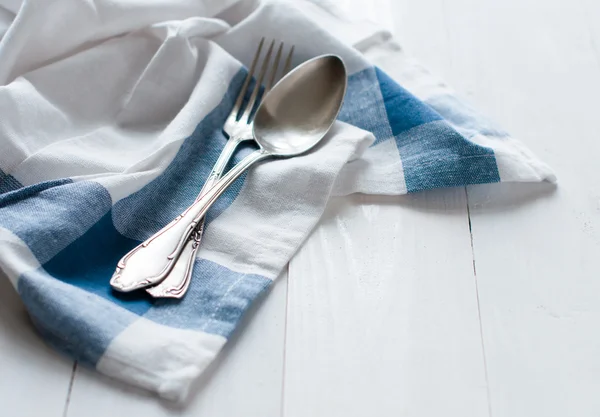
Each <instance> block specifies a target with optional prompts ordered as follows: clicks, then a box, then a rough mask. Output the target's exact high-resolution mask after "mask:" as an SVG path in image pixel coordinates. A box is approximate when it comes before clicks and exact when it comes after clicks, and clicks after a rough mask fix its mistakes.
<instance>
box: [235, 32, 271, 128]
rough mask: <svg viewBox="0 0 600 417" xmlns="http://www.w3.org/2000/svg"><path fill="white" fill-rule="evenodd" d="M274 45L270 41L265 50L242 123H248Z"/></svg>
mask: <svg viewBox="0 0 600 417" xmlns="http://www.w3.org/2000/svg"><path fill="white" fill-rule="evenodd" d="M274 45H275V41H274V40H273V41H271V45H269V49H268V50H267V53H266V55H265V58H264V61H263V64H262V66H261V68H260V73H259V74H258V78H257V80H256V84H254V90H253V91H252V95H251V96H250V99H249V100H248V104H247V105H246V110H244V114H243V115H242V117H241V119H240V121H242V123H243V122H244V120H245V123H249V122H250V113H252V109H253V108H254V103H255V101H256V96H257V95H258V92H259V90H260V87H261V85H262V82H263V78H265V73H266V72H267V67H268V66H269V61H270V60H271V54H272V53H273V46H274Z"/></svg>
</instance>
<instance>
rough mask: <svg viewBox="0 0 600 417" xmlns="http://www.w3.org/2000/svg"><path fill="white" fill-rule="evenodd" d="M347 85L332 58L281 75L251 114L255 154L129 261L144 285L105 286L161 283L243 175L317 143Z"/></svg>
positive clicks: (128, 285)
mask: <svg viewBox="0 0 600 417" xmlns="http://www.w3.org/2000/svg"><path fill="white" fill-rule="evenodd" d="M346 85H347V79H346V68H345V66H344V63H343V61H342V60H341V58H340V57H338V56H336V55H322V56H319V57H316V58H313V59H311V60H309V61H306V62H304V63H303V64H301V65H299V66H298V67H296V68H295V69H294V70H292V71H290V72H289V73H288V74H287V75H285V76H284V77H283V78H282V79H281V81H279V83H277V84H276V85H275V86H274V87H273V88H272V90H271V91H270V92H269V94H268V95H267V96H266V97H265V98H264V100H263V101H262V103H261V104H260V106H259V107H258V110H257V112H256V116H255V118H254V123H253V126H252V135H253V137H254V140H255V141H256V143H257V144H258V146H259V149H258V150H256V151H254V152H252V153H251V154H249V155H248V156H246V157H245V158H244V159H242V160H241V161H240V162H239V163H238V164H237V165H235V166H234V167H233V168H231V170H230V171H229V172H228V173H227V174H226V175H225V176H223V177H222V178H221V179H219V180H218V181H217V182H216V183H215V184H214V185H213V187H212V188H210V189H209V190H208V191H206V193H204V194H203V195H202V196H201V197H200V198H199V199H198V200H197V201H196V202H194V203H193V204H192V205H191V206H190V207H189V208H188V209H187V210H185V211H184V212H183V213H182V214H181V215H180V216H178V217H177V219H176V220H174V224H173V226H172V227H170V228H169V229H168V230H165V231H162V230H161V231H160V232H159V233H158V234H156V235H155V236H153V237H151V238H150V239H149V244H148V245H146V246H144V247H142V248H141V249H140V250H138V251H137V252H135V253H134V254H133V255H131V256H130V257H129V259H128V260H127V261H128V265H127V267H128V268H140V271H141V273H140V275H142V274H143V275H142V276H145V279H144V280H143V281H139V280H137V279H136V280H133V281H129V280H127V279H125V277H126V276H125V275H123V274H122V273H115V275H113V277H112V278H111V280H110V284H111V285H112V287H113V288H114V289H115V290H117V291H122V292H129V291H133V290H136V289H139V288H143V287H146V286H149V285H154V284H157V283H159V282H160V281H162V280H163V279H164V278H165V276H166V275H167V274H168V272H169V271H170V270H171V269H172V267H173V264H174V261H175V260H176V259H177V258H178V256H179V255H180V253H181V251H182V249H183V247H184V245H185V242H186V241H187V239H188V238H189V236H190V234H191V233H192V232H193V230H194V229H195V228H196V226H197V225H198V224H199V222H200V221H201V220H202V218H203V217H204V215H205V214H206V212H207V211H208V209H209V208H210V206H211V205H212V204H213V203H214V202H215V200H216V199H217V198H218V197H219V196H220V195H221V194H222V193H223V192H224V191H225V189H226V188H227V187H228V186H229V185H231V183H233V181H235V180H236V179H237V178H238V177H239V176H240V175H241V174H242V173H243V172H245V171H246V170H247V169H248V168H250V167H251V166H252V165H254V164H255V163H257V162H259V161H262V160H264V159H266V158H271V157H280V158H289V157H293V156H297V155H301V154H303V153H305V152H308V151H309V150H311V149H312V148H314V147H315V146H316V145H317V144H318V143H319V142H321V140H322V139H323V138H324V137H325V135H326V134H327V132H328V131H329V130H330V129H331V126H332V125H333V123H334V121H335V119H336V117H337V115H338V113H339V111H340V109H341V106H342V102H343V99H344V95H345V92H346ZM165 254H168V255H167V256H165ZM123 269H126V268H122V269H121V272H122V271H123ZM154 271H160V272H159V273H158V274H156V273H155V272H154ZM117 272H118V269H117Z"/></svg>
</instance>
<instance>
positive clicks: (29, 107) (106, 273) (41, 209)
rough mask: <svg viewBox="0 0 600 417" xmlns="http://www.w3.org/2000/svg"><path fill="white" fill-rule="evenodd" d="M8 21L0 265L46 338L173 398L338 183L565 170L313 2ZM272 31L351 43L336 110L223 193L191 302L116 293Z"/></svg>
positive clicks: (359, 187)
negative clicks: (309, 147) (118, 279)
mask: <svg viewBox="0 0 600 417" xmlns="http://www.w3.org/2000/svg"><path fill="white" fill-rule="evenodd" d="M0 36H1V41H0V146H1V147H0V268H1V269H2V270H3V271H4V273H5V274H6V275H7V276H8V277H9V279H10V280H11V282H12V283H13V285H14V286H15V288H16V289H17V291H18V293H19V294H20V296H21V297H22V299H23V302H24V304H25V305H26V307H27V309H28V311H29V314H30V315H31V318H32V321H33V322H34V324H35V326H36V327H37V329H38V330H39V333H40V334H41V335H42V336H43V337H44V338H45V340H46V341H47V342H48V343H49V344H51V345H52V346H53V347H55V348H56V349H58V350H60V351H62V352H64V353H66V354H67V355H69V356H71V357H73V358H75V359H77V360H78V361H80V363H83V364H85V365H87V366H90V367H93V368H95V369H97V370H98V371H99V372H102V373H104V374H107V375H109V376H112V377H114V378H117V379H120V380H123V381H126V382H128V383H130V384H133V385H137V386H140V387H144V388H146V389H148V390H151V391H155V392H157V393H158V394H160V395H161V396H163V397H165V398H170V399H174V400H182V399H184V398H185V397H186V395H187V393H188V391H189V387H190V384H191V383H192V382H193V381H194V380H195V379H196V378H197V377H198V376H199V375H200V374H201V373H202V372H203V371H204V370H205V369H206V367H207V366H208V364H209V363H210V362H211V361H212V360H213V359H214V358H215V356H216V355H217V354H218V352H219V351H220V349H221V348H222V347H223V345H224V344H225V343H226V341H227V338H228V337H229V336H230V334H231V333H232V331H233V330H234V329H236V327H237V326H238V323H239V321H240V318H241V316H242V315H243V314H244V312H245V311H246V310H247V309H248V307H249V305H250V304H251V303H252V301H253V300H255V299H256V298H257V297H258V296H259V295H260V294H261V293H262V292H263V291H265V290H266V289H267V288H268V287H269V286H270V285H271V283H272V281H273V280H274V279H275V278H276V277H277V276H278V274H279V273H280V271H281V270H282V269H283V268H284V267H285V265H286V264H287V262H288V261H289V260H290V258H291V257H292V256H293V255H294V253H295V252H296V251H297V249H298V248H299V247H300V245H301V244H302V242H303V241H304V240H305V238H306V237H307V236H308V234H309V233H310V231H311V230H312V229H313V228H314V227H315V225H316V223H317V221H318V219H319V217H320V216H321V214H322V212H323V210H324V207H325V205H326V203H327V201H328V199H329V197H330V196H331V195H346V194H350V193H356V192H361V193H371V194H404V193H408V192H417V191H421V190H426V189H432V188H438V187H453V186H462V185H466V184H476V183H492V182H499V181H542V180H548V181H554V175H553V174H552V172H551V171H550V169H549V168H548V167H547V166H546V165H545V164H543V163H542V162H540V161H539V160H538V159H537V158H536V157H535V156H533V155H532V154H531V152H529V151H528V150H527V149H526V148H525V146H523V145H522V144H521V143H520V142H518V141H517V140H515V139H513V138H511V137H510V136H509V135H508V134H507V133H506V132H504V131H503V130H502V129H500V128H498V127H495V126H493V125H492V124H491V123H490V122H489V121H487V120H486V119H484V118H483V117H482V116H480V115H479V114H478V113H477V112H476V111H474V110H473V109H471V108H470V107H469V106H467V105H466V104H464V103H463V102H462V101H461V100H460V99H458V98H457V97H456V96H455V94H454V93H453V92H452V91H451V90H450V88H449V87H447V86H446V85H445V84H444V83H443V82H442V81H440V80H438V79H435V78H434V77H433V76H432V75H431V74H429V73H428V72H427V71H426V70H425V69H424V68H423V67H422V66H420V65H419V64H418V63H417V62H415V61H414V60H412V59H410V58H409V57H407V56H405V54H404V52H403V51H402V49H401V48H400V47H399V46H398V45H397V43H396V42H395V41H394V39H393V38H392V37H391V36H390V34H389V33H387V32H386V31H383V30H380V29H379V28H377V27H375V26H373V25H372V24H369V23H367V22H355V21H351V20H349V19H348V18H347V17H345V16H343V15H341V14H340V13H338V12H337V11H335V10H333V9H331V8H330V7H329V6H323V5H322V4H320V3H316V2H310V1H294V2H290V3H287V2H263V3H255V2H247V1H246V2H243V1H241V2H240V1H238V2H236V1H233V0H228V1H220V0H202V1H200V0H152V1H147V2H144V1H142V0H140V1H131V0H96V1H94V2H82V1H79V0H54V1H47V0H24V1H22V2H20V1H16V0H0ZM263 36H264V37H267V38H268V39H277V40H281V41H284V42H285V43H286V44H287V45H292V44H293V45H295V47H296V52H295V57H294V65H297V64H298V63H300V62H302V61H304V60H306V59H309V58H311V57H314V56H317V55H320V54H324V53H336V54H338V55H340V56H341V57H342V58H343V60H344V62H345V64H346V66H347V69H348V73H349V78H348V90H347V95H346V98H345V102H344V106H343V109H342V111H341V113H340V116H339V121H338V122H336V125H335V126H334V128H333V130H332V132H331V134H329V135H328V137H327V139H326V140H325V142H324V143H323V144H322V145H320V146H319V147H318V148H317V149H315V150H314V151H312V152H310V153H308V154H306V155H304V156H301V157H297V158H291V159H286V160H272V161H269V162H265V163H262V164H260V165H259V166H256V167H255V168H253V169H251V170H250V171H249V172H248V174H247V175H245V176H243V177H242V178H240V179H239V180H238V181H237V182H236V183H235V184H234V185H233V186H232V187H231V188H230V189H229V190H228V191H227V192H226V193H225V195H223V196H222V197H221V198H220V199H219V200H218V202H217V203H216V204H215V206H214V207H213V208H212V209H211V210H210V212H209V213H208V217H207V227H206V231H205V234H204V238H203V240H202V247H201V249H200V251H199V252H198V258H197V260H196V263H195V268H194V276H193V281H192V284H191V287H190V290H189V292H188V294H187V295H186V297H185V298H184V299H183V300H181V301H175V300H153V299H151V298H150V297H149V296H147V294H146V293H144V292H139V293H132V294H120V293H115V292H112V291H111V289H110V286H109V283H108V281H109V279H110V277H111V275H112V272H113V271H114V268H115V266H116V263H117V261H118V260H119V259H120V258H121V256H123V254H125V253H126V252H127V251H128V250H130V249H132V248H133V247H134V246H136V245H137V244H139V243H140V242H141V241H143V240H145V239H146V238H147V237H149V236H150V235H152V234H153V233H154V232H155V231H157V230H158V229H160V228H161V227H162V226H163V225H164V224H166V223H167V222H169V221H170V220H171V219H172V218H174V217H175V216H176V215H177V214H179V213H180V212H181V211H182V210H183V209H184V208H185V207H186V206H188V205H189V204H190V203H191V202H192V201H193V200H194V199H195V196H196V194H197V193H198V192H199V190H200V188H201V186H202V184H203V181H204V180H205V179H206V177H207V175H208V173H209V171H210V169H211V167H212V165H213V163H214V162H215V160H216V158H217V156H218V154H219V152H220V151H221V149H222V148H223V146H224V143H225V141H226V138H225V136H224V134H223V133H222V126H223V122H224V120H225V118H226V117H227V114H228V113H229V111H230V109H231V107H232V105H233V101H234V100H235V97H236V96H237V93H238V91H239V88H240V86H241V83H242V81H243V79H244V76H245V74H246V69H245V68H246V67H245V65H248V64H249V62H250V61H251V59H252V56H253V55H254V52H255V48H256V45H257V43H258V41H259V39H260V38H261V37H263ZM248 152H249V147H246V148H244V149H242V150H240V151H239V152H238V153H237V155H236V161H239V159H240V158H242V157H243V156H244V155H245V154H247V153H248ZM374 273H376V271H375V272H374Z"/></svg>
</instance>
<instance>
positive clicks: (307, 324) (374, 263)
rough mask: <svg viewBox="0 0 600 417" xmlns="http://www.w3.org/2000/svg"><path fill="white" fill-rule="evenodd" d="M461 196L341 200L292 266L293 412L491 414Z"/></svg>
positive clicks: (289, 383)
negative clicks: (489, 411) (489, 412)
mask: <svg viewBox="0 0 600 417" xmlns="http://www.w3.org/2000/svg"><path fill="white" fill-rule="evenodd" d="M471 254H472V251H471V240H470V234H469V225H468V219H467V215H466V200H465V193H464V190H463V189H451V190H439V191H433V192H427V193H421V194H419V195H414V196H403V197H394V198H386V197H374V196H352V197H349V198H344V199H336V200H334V201H332V202H331V204H330V205H329V207H328V210H327V212H326V214H325V215H324V217H323V219H322V220H321V222H320V224H319V227H318V228H317V229H316V231H315V232H314V233H313V234H312V236H311V237H310V238H309V240H308V241H307V242H306V244H305V245H304V246H303V248H302V249H301V251H300V253H298V254H297V256H295V257H294V259H293V260H292V262H291V263H290V268H289V271H290V272H289V274H290V275H289V286H290V288H289V300H288V304H289V307H288V308H289V313H288V314H289V315H288V329H287V344H286V368H285V369H286V372H285V397H284V407H285V408H284V411H285V412H284V415H285V416H286V417H296V416H298V417H300V416H314V417H316V416H331V415H343V416H348V417H350V416H365V415H374V414H377V415H378V416H397V415H409V416H431V415H451V416H463V417H464V416H474V417H475V416H482V415H486V414H487V412H488V403H487V392H486V381H485V370H484V362H483V354H482V349H481V336H480V328H479V315H478V309H477V297H476V289H475V280H474V275H473V262H472V257H471Z"/></svg>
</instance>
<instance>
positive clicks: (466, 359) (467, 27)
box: [0, 0, 600, 417]
mask: <svg viewBox="0 0 600 417" xmlns="http://www.w3.org/2000/svg"><path fill="white" fill-rule="evenodd" d="M356 1H362V0H356ZM345 3H347V4H349V2H345ZM376 4H377V7H373V8H371V9H369V12H368V13H370V14H369V16H371V17H374V18H376V17H377V16H384V18H382V19H381V20H382V21H383V23H384V24H387V25H388V26H389V25H390V22H391V23H392V24H393V25H394V27H395V29H396V32H397V33H396V34H397V36H398V37H399V39H400V41H401V43H402V44H403V45H404V46H405V48H406V49H407V50H408V51H409V52H410V53H411V54H413V55H415V56H416V57H417V58H418V59H419V60H421V62H423V63H424V64H425V65H426V66H427V67H429V68H430V69H431V70H432V71H433V72H435V73H437V74H439V75H440V76H441V77H442V78H444V79H445V80H447V81H448V82H449V83H450V84H451V85H452V86H453V87H454V88H455V89H456V90H457V91H459V92H462V93H463V95H465V96H467V97H468V98H469V99H470V101H471V102H472V103H473V104H474V105H475V106H476V107H477V108H479V109H480V110H482V111H483V112H484V113H486V114H487V115H489V116H490V118H491V119H493V120H495V121H497V122H498V124H499V125H501V126H503V127H504V128H505V129H506V130H508V131H510V132H511V133H513V134H514V135H515V136H516V137H518V138H522V139H523V140H524V141H525V142H526V143H527V145H528V146H529V147H530V148H531V149H532V150H533V151H534V152H535V153H536V154H537V155H538V156H539V157H541V158H542V159H543V160H544V161H546V162H548V163H549V164H550V165H551V166H552V167H553V168H554V169H555V171H556V173H557V175H558V178H559V187H558V189H557V190H556V191H554V192H553V191H552V190H551V189H549V188H548V187H547V186H540V185H523V184H521V185H502V186H498V185H495V186H477V187H469V189H468V199H467V194H466V193H465V190H464V189H462V188H459V189H452V190H440V191H435V192H428V193H422V194H419V195H415V196H410V197H402V198H382V197H365V196H352V197H350V198H348V199H344V200H340V199H336V200H335V201H332V203H331V205H330V207H329V208H328V210H327V213H326V215H325V216H324V218H323V219H322V221H321V225H320V227H319V228H318V229H317V230H316V231H315V233H313V235H312V236H311V237H310V239H309V241H308V242H307V243H306V245H305V246H304V247H303V249H302V250H301V252H300V253H299V254H298V256H297V257H296V258H295V259H294V260H293V262H292V263H291V264H290V269H289V293H288V289H287V286H286V282H285V281H281V282H280V283H279V284H278V285H277V286H276V287H275V288H274V290H273V291H272V293H270V294H269V295H268V297H267V298H266V299H265V300H264V302H263V303H261V304H260V305H259V307H258V310H257V311H256V312H255V313H254V314H251V316H250V317H249V319H250V320H248V324H247V325H244V326H243V328H242V331H241V332H240V333H239V334H238V335H237V337H236V339H235V341H234V342H233V343H231V344H229V345H228V347H226V352H225V353H224V355H223V356H222V360H221V361H220V362H219V363H217V364H216V365H215V366H214V367H213V369H212V371H211V372H210V373H209V375H208V376H207V378H206V380H205V381H204V383H203V384H200V385H201V386H199V390H198V395H197V396H196V397H195V398H194V399H193V400H192V401H191V403H190V404H189V405H188V407H186V408H183V409H178V410H177V409H171V408H168V407H166V406H164V405H162V404H160V403H158V402H157V401H156V400H154V399H153V398H150V397H148V396H147V395H145V394H143V393H140V392H137V391H136V392H132V390H130V389H128V388H126V387H123V386H121V385H117V384H115V383H114V382H112V381H107V380H106V379H104V378H101V377H99V376H98V375H97V374H95V373H90V372H89V371H82V370H80V369H78V370H77V372H76V375H75V379H74V383H73V387H72V390H71V394H70V400H69V404H68V407H67V406H66V403H67V391H68V386H69V378H70V369H71V364H70V363H69V362H68V361H66V360H64V359H62V358H61V357H60V356H58V355H56V354H54V353H53V352H51V351H49V350H48V348H46V347H45V346H44V345H43V344H42V343H41V342H40V341H39V340H38V339H37V338H36V337H35V336H34V334H33V331H32V330H29V329H26V330H23V329H22V327H24V326H23V321H24V320H25V319H24V318H23V315H22V307H21V305H20V304H19V303H18V302H17V301H16V296H15V295H14V293H13V292H12V290H11V289H10V286H9V284H8V282H7V281H6V280H4V281H2V282H0V285H1V286H0V313H1V314H0V351H1V352H2V355H1V356H0V404H2V405H1V407H2V408H1V409H0V415H2V416H3V417H4V416H7V417H21V416H26V417H29V416H33V415H44V416H60V415H62V413H63V411H65V410H66V411H65V412H66V414H65V415H66V416H68V417H100V416H106V415H111V416H119V415H129V414H131V415H142V414H144V415H150V416H168V415H182V416H197V415H198V416H200V415H209V416H211V417H212V416H216V417H218V416H267V417H269V416H286V417H296V416H309V415H310V416H337V415H345V416H358V415H361V416H362V415H378V416H399V415H407V416H431V415H444V416H461V417H462V416H488V415H493V416H494V417H519V416H527V417H530V416H537V415H543V416H556V417H563V416H567V415H576V416H578V417H579V416H597V415H599V413H600V399H599V398H600V396H598V395H597V393H598V391H599V389H600V355H599V354H598V352H600V337H599V336H598V331H597V329H598V328H599V327H600V281H599V280H598V277H599V271H600V257H598V255H597V254H598V253H600V191H599V190H600V170H599V168H598V166H599V165H598V155H600V152H599V151H600V129H598V128H597V126H596V123H595V121H596V120H597V115H596V113H597V109H598V104H597V103H598V99H597V98H598V97H599V96H600V26H599V25H598V22H600V3H598V2H597V1H595V0H578V1H566V0H545V1H542V0H525V1H523V0H506V1H503V2H498V1H495V0H454V1H452V2H447V1H444V0H421V1H410V0H401V1H393V2H392V1H387V0H380V1H378V2H376ZM390 8H391V9H392V10H391V11H390ZM378 13H380V14H379V15H378ZM532 195H536V198H532V197H531V196H532ZM467 206H468V207H469V209H470V218H471V226H472V238H473V248H472V249H471V234H470V233H469V223H468V212H467ZM326 250H328V251H330V254H329V255H325V251H326ZM473 261H475V269H476V274H475V273H474V269H473ZM374 272H376V273H374ZM286 309H287V310H286ZM286 314H287V321H286ZM286 323H287V325H286ZM31 398H35V401H32V400H31Z"/></svg>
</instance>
